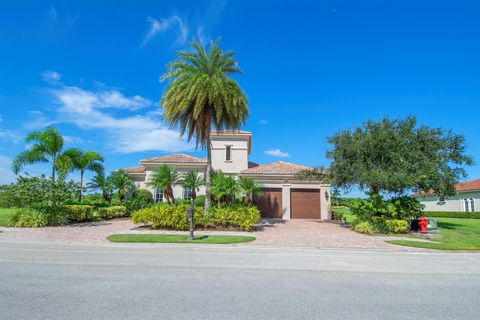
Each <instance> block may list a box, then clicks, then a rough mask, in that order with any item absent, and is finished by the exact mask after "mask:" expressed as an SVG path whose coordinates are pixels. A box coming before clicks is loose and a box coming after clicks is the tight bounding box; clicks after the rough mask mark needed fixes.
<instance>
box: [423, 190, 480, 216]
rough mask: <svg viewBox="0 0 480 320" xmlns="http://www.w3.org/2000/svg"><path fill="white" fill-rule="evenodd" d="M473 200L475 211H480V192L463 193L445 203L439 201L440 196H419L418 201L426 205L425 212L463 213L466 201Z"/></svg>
mask: <svg viewBox="0 0 480 320" xmlns="http://www.w3.org/2000/svg"><path fill="white" fill-rule="evenodd" d="M471 198H472V199H473V200H474V206H475V211H476V212H479V211H480V208H479V206H480V191H476V192H461V193H458V194H456V195H455V196H452V197H449V198H447V199H445V202H444V203H441V202H440V201H439V198H438V196H419V197H417V199H418V200H419V201H420V202H421V203H422V204H423V205H425V211H461V212H465V211H466V210H465V203H464V199H471Z"/></svg>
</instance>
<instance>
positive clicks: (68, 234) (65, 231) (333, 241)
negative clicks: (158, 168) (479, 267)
mask: <svg viewBox="0 0 480 320" xmlns="http://www.w3.org/2000/svg"><path fill="white" fill-rule="evenodd" d="M134 228H135V225H134V224H133V223H132V222H131V220H129V219H117V220H111V221H100V222H86V223H78V224H73V225H69V226H63V227H47V228H0V231H3V232H0V240H2V239H3V240H21V241H55V242H64V243H70V244H75V243H80V244H88V243H92V244H93V243H107V242H108V241H107V240H106V239H105V238H106V237H107V236H108V235H110V234H114V233H144V232H146V233H165V232H168V233H173V232H171V231H162V230H156V231H148V230H146V231H145V230H132V229H134ZM202 232H203V231H202V230H198V231H197V234H200V233H202ZM203 233H204V232H203ZM207 233H214V232H207ZM222 233H223V234H230V232H222ZM231 234H239V233H231ZM254 235H255V236H256V237H257V240H256V241H254V242H251V243H249V244H246V245H261V246H288V247H318V248H365V249H368V248H370V249H395V250H404V247H399V246H394V245H391V244H388V243H386V242H384V241H382V240H381V239H380V238H377V237H372V236H365V235H362V234H358V233H356V232H353V231H351V230H349V229H348V228H347V227H346V226H345V225H343V224H337V223H328V222H321V221H318V220H262V221H261V222H260V224H259V228H258V230H257V231H255V232H254ZM405 250H408V249H407V248H405Z"/></svg>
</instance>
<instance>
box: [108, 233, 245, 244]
mask: <svg viewBox="0 0 480 320" xmlns="http://www.w3.org/2000/svg"><path fill="white" fill-rule="evenodd" d="M107 239H108V240H109V241H111V242H124V243H205V244H231V243H242V242H250V241H254V240H255V237H250V236H221V235H219V236H197V237H196V239H195V240H188V236H187V235H177V234H112V235H110V236H108V237H107Z"/></svg>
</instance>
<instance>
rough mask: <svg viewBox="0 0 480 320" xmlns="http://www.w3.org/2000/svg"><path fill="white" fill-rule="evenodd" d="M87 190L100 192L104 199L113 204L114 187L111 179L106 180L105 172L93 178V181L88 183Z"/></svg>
mask: <svg viewBox="0 0 480 320" xmlns="http://www.w3.org/2000/svg"><path fill="white" fill-rule="evenodd" d="M87 188H89V189H92V190H100V191H101V192H102V196H103V199H105V201H107V202H108V203H111V202H112V194H113V185H112V181H111V179H106V178H105V174H104V173H103V172H98V173H97V174H96V175H95V176H93V178H92V180H90V182H89V183H87Z"/></svg>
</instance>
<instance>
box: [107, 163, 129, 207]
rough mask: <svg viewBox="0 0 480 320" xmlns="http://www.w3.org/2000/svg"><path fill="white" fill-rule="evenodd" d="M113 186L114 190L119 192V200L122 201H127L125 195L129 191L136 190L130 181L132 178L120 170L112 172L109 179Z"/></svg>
mask: <svg viewBox="0 0 480 320" xmlns="http://www.w3.org/2000/svg"><path fill="white" fill-rule="evenodd" d="M107 179H108V180H109V182H110V183H111V184H112V186H113V187H114V189H116V190H117V194H118V198H119V199H120V201H123V199H125V195H126V194H127V192H128V191H129V190H132V189H133V188H135V185H134V183H133V181H132V179H130V176H129V175H128V174H127V173H126V172H125V171H123V170H118V171H114V172H112V174H111V175H110V176H109V177H108V178H107Z"/></svg>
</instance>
